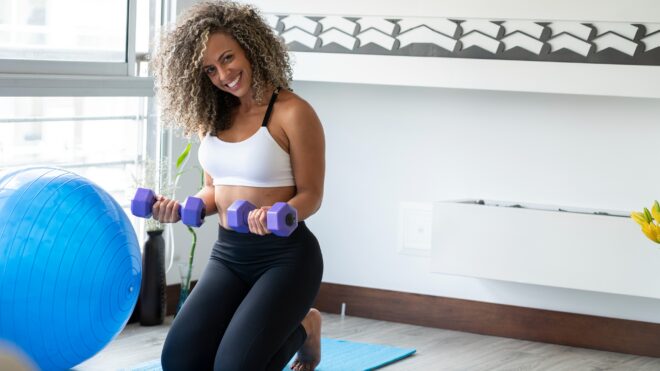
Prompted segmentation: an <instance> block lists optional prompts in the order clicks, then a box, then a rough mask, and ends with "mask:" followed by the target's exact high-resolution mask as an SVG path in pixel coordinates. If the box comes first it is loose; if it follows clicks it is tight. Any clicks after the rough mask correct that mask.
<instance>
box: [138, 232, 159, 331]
mask: <svg viewBox="0 0 660 371" xmlns="http://www.w3.org/2000/svg"><path fill="white" fill-rule="evenodd" d="M147 234H148V235H149V238H148V239H147V241H146V242H145V243H144V250H143V252H142V286H141V287H140V299H139V303H138V305H139V306H140V324H141V325H142V326H155V325H160V324H162V323H163V319H164V318H165V304H166V302H165V240H164V239H163V231H162V230H157V231H148V232H147Z"/></svg>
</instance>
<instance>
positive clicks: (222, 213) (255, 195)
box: [215, 185, 296, 229]
mask: <svg viewBox="0 0 660 371" xmlns="http://www.w3.org/2000/svg"><path fill="white" fill-rule="evenodd" d="M295 194H296V187H295V186H286V187H245V186H225V185H223V186H215V205H216V207H217V208H218V216H219V218H220V224H221V225H222V226H223V227H225V228H227V229H229V226H228V225H227V208H229V206H231V204H232V203H234V201H236V200H246V201H249V202H250V203H252V204H253V205H255V206H256V207H262V206H272V205H273V204H274V203H276V202H287V201H289V200H290V199H291V198H293V196H295Z"/></svg>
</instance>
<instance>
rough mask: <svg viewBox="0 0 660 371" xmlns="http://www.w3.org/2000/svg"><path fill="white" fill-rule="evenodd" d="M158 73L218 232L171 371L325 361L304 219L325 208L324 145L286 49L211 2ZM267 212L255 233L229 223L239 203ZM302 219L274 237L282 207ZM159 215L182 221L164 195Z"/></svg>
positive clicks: (256, 19) (191, 17)
mask: <svg viewBox="0 0 660 371" xmlns="http://www.w3.org/2000/svg"><path fill="white" fill-rule="evenodd" d="M154 71H155V78H156V84H157V88H158V92H159V95H160V98H161V104H162V108H163V114H164V116H165V119H166V120H167V121H170V122H175V123H177V124H178V125H179V126H180V127H181V128H183V130H184V132H185V133H186V134H190V133H192V132H196V133H198V134H199V137H200V140H201V144H200V148H199V160H200V163H201V164H202V166H203V168H204V170H205V174H204V175H205V180H206V181H205V185H204V187H203V189H202V190H200V191H199V192H198V193H197V195H196V196H197V197H199V198H201V199H202V200H203V201H204V203H205V205H206V215H211V214H214V213H218V216H219V223H220V226H219V233H218V241H217V242H216V243H215V245H214V247H213V250H212V253H211V258H210V260H209V262H208V265H207V266H206V268H205V270H204V273H203V274H202V276H201V277H200V279H199V281H198V283H197V285H196V286H195V289H194V290H193V291H192V293H191V295H190V296H189V297H188V299H187V300H186V303H185V305H184V306H183V307H182V309H181V311H180V312H179V313H178V314H177V317H176V319H175V321H174V323H173V324H172V328H171V329H170V332H169V333H168V336H167V339H166V340H165V344H164V348H163V354H162V365H163V369H164V370H166V371H167V370H208V369H214V370H242V371H245V370H250V371H252V370H282V369H283V368H284V367H285V366H286V363H287V362H288V361H289V360H290V359H291V358H292V357H293V356H294V355H295V354H296V352H297V353H298V355H297V358H296V360H295V361H294V364H293V366H292V367H291V368H292V369H294V370H313V369H314V368H315V367H316V365H318V363H319V362H320V356H321V355H320V332H321V315H320V313H319V312H318V311H317V310H315V309H310V308H311V305H312V303H313V301H314V299H315V297H316V295H317V293H318V289H319V286H320V282H321V276H322V273H323V259H322V256H321V251H320V249H319V245H318V242H317V240H316V238H315V237H314V235H313V234H312V233H311V232H310V231H309V229H307V227H306V226H305V223H304V219H306V218H308V217H309V216H311V215H312V214H314V213H315V212H316V211H317V210H318V209H319V207H320V205H321V199H322V195H323V179H324V172H325V163H324V162H325V158H324V151H325V143H324V135H323V129H322V126H321V123H320V121H319V119H318V117H317V116H316V113H315V112H314V110H313V109H312V107H311V106H310V105H309V104H308V103H307V102H305V101H304V100H303V99H301V98H300V97H298V96H297V95H296V94H294V93H293V92H291V91H290V90H289V81H290V79H291V68H290V66H289V61H288V55H287V51H286V47H285V46H284V45H283V43H282V42H281V41H280V40H279V39H278V38H277V37H276V36H275V35H274V33H273V32H272V30H271V28H270V27H269V26H268V25H267V24H266V23H265V22H264V21H263V20H262V18H261V17H260V16H259V14H258V13H257V11H255V9H254V8H252V7H251V6H247V5H242V4H237V3H232V2H208V3H202V4H198V5H196V6H194V7H193V8H191V9H190V10H189V11H188V12H187V13H186V14H185V15H184V16H182V18H181V19H180V20H179V22H178V24H177V27H176V28H175V29H173V30H172V31H170V32H169V33H168V34H167V35H166V36H165V37H164V38H163V41H162V43H161V46H160V49H159V52H158V53H157V54H156V56H155V58H154ZM239 199H243V200H247V201H249V202H251V203H252V204H254V205H256V206H257V209H256V210H253V211H252V212H250V214H249V217H248V225H249V229H250V232H251V233H238V232H236V231H233V230H231V229H230V228H229V226H228V225H227V216H226V210H227V208H228V207H229V206H230V205H231V204H232V203H233V202H234V201H235V200H239ZM280 201H283V202H287V203H289V204H290V205H291V206H293V207H294V208H295V209H296V210H297V212H298V220H300V222H299V225H298V227H297V228H296V230H295V231H294V232H293V233H292V234H291V235H290V236H289V237H279V236H275V235H274V234H272V233H271V232H270V231H269V230H268V228H267V224H266V212H267V210H268V209H269V207H270V206H271V205H273V204H274V203H276V202H280ZM153 215H154V217H155V218H156V219H157V220H159V221H161V222H166V223H173V222H177V221H178V220H179V219H180V216H179V215H178V212H177V202H176V201H175V200H170V199H167V198H165V197H162V196H159V199H158V201H157V202H156V203H155V204H154V207H153Z"/></svg>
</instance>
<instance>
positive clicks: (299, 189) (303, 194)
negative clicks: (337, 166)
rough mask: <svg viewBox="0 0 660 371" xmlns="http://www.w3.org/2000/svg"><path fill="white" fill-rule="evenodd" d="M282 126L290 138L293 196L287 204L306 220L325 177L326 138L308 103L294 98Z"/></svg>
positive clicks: (318, 201) (316, 205)
mask: <svg viewBox="0 0 660 371" xmlns="http://www.w3.org/2000/svg"><path fill="white" fill-rule="evenodd" d="M286 111H287V112H286V116H287V117H286V118H285V119H284V120H283V124H282V127H283V129H284V132H285V134H286V136H287V138H288V139H289V154H290V157H291V166H292V168H293V176H294V178H295V180H296V195H295V196H294V197H293V198H291V199H290V200H289V201H288V203H289V204H290V205H291V206H293V207H294V208H296V210H298V220H305V219H307V218H308V217H309V216H311V215H313V214H314V213H315V212H316V211H317V210H318V209H319V208H320V207H321V201H322V199H323V182H324V179H325V137H324V134H323V126H322V125H321V121H320V120H319V118H318V116H317V115H316V112H314V109H313V108H312V106H310V105H309V103H307V102H305V101H304V100H302V99H296V100H294V101H293V102H292V104H291V106H290V107H288V109H287V110H286Z"/></svg>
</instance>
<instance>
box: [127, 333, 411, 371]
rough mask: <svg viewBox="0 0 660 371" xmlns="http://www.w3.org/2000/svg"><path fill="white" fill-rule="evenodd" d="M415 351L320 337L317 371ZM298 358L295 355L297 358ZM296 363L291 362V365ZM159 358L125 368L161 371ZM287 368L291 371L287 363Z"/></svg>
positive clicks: (363, 366)
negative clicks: (319, 360)
mask: <svg viewBox="0 0 660 371" xmlns="http://www.w3.org/2000/svg"><path fill="white" fill-rule="evenodd" d="M413 353H415V349H412V348H407V349H406V348H397V347H391V346H387V345H378V344H367V343H357V342H354V341H347V340H337V339H328V338H322V339H321V355H322V356H321V364H319V365H318V367H317V368H316V371H363V370H365V371H366V370H375V369H377V368H380V367H383V366H385V365H388V364H390V363H392V362H396V361H398V360H400V359H403V358H406V357H408V356H410V355H412V354H413ZM294 359H295V357H294ZM292 362H293V359H292V360H291V362H289V365H290V364H291V363H292ZM161 370H162V368H161V367H160V360H159V359H155V360H153V361H149V362H144V363H140V364H138V365H135V366H133V367H131V368H128V369H124V370H122V371H161ZM284 370H289V371H290V369H289V367H288V366H287V367H286V368H284Z"/></svg>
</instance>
